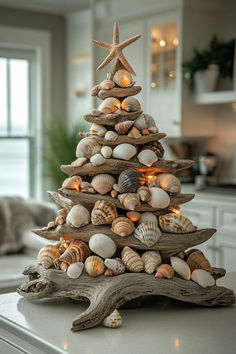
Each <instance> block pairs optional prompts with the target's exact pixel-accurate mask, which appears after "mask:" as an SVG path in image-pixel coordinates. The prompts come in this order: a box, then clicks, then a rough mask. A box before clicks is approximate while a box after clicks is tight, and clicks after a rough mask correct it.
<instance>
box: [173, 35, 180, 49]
mask: <svg viewBox="0 0 236 354" xmlns="http://www.w3.org/2000/svg"><path fill="white" fill-rule="evenodd" d="M172 43H173V44H174V45H175V46H176V47H177V46H178V45H179V39H178V38H177V37H175V38H174V39H173V42H172Z"/></svg>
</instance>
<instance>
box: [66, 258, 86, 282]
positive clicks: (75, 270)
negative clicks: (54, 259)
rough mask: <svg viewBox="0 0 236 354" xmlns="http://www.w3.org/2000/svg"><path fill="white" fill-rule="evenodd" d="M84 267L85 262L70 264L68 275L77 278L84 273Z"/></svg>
mask: <svg viewBox="0 0 236 354" xmlns="http://www.w3.org/2000/svg"><path fill="white" fill-rule="evenodd" d="M83 269H84V263H82V262H76V263H72V264H71V265H69V267H68V268H67V275H68V277H69V278H71V279H77V278H79V276H80V275H81V274H82V272H83Z"/></svg>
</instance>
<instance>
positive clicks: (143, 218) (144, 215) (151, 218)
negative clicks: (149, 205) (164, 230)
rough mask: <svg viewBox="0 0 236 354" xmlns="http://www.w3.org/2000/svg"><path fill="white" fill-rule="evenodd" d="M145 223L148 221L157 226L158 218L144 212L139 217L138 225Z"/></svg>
mask: <svg viewBox="0 0 236 354" xmlns="http://www.w3.org/2000/svg"><path fill="white" fill-rule="evenodd" d="M145 221H150V222H154V223H156V224H157V225H158V218H157V216H156V215H155V214H153V213H151V212H150V211H146V212H145V213H142V214H141V217H140V219H139V224H141V223H143V222H145Z"/></svg>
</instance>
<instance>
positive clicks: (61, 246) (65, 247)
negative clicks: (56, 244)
mask: <svg viewBox="0 0 236 354" xmlns="http://www.w3.org/2000/svg"><path fill="white" fill-rule="evenodd" d="M68 247H69V245H68V243H67V242H66V241H63V242H62V243H61V245H60V248H62V249H65V250H66V249H67V248H68Z"/></svg>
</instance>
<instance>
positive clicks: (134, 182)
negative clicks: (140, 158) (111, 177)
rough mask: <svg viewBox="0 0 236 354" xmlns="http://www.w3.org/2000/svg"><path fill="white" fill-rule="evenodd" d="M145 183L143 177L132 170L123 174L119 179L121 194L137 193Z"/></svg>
mask: <svg viewBox="0 0 236 354" xmlns="http://www.w3.org/2000/svg"><path fill="white" fill-rule="evenodd" d="M143 183H144V177H143V175H142V174H141V173H140V172H138V171H136V170H133V169H132V168H130V169H127V170H124V171H123V172H121V174H120V175H119V179H118V186H119V191H120V193H135V192H136V191H137V189H138V188H139V187H140V186H141V185H142V184H143Z"/></svg>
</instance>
